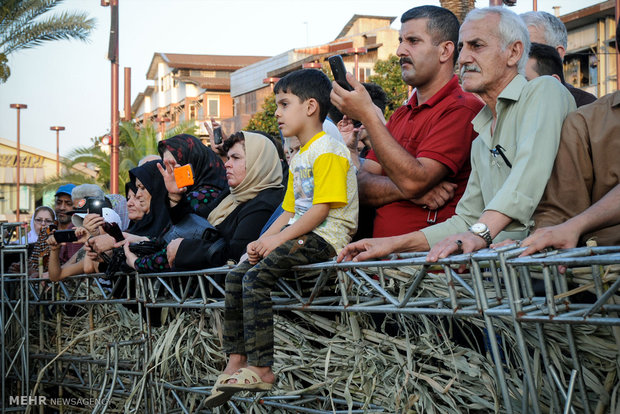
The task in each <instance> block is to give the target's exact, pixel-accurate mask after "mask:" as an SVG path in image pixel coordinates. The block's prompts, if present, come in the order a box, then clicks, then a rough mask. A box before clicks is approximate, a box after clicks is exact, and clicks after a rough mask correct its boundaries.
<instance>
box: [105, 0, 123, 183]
mask: <svg viewBox="0 0 620 414" xmlns="http://www.w3.org/2000/svg"><path fill="white" fill-rule="evenodd" d="M118 2H119V0H101V5H102V6H104V7H108V6H109V7H110V43H109V46H108V60H109V61H110V64H111V72H112V75H111V93H110V95H111V99H112V102H111V105H110V106H111V126H110V135H111V136H112V145H111V148H110V193H112V194H118V174H119V153H118V146H119V141H118V133H119V131H118V122H119V116H118Z"/></svg>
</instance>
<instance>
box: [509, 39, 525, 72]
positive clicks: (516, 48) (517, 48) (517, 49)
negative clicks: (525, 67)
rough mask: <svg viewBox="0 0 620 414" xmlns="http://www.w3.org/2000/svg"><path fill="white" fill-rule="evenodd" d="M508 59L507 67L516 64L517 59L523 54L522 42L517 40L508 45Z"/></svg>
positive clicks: (517, 62)
mask: <svg viewBox="0 0 620 414" xmlns="http://www.w3.org/2000/svg"><path fill="white" fill-rule="evenodd" d="M507 49H508V61H507V62H506V63H507V64H508V66H509V67H512V66H515V67H516V66H518V65H519V59H521V56H523V43H522V42H521V41H519V40H517V41H516V42H513V43H512V44H511V45H509V46H508V48H507Z"/></svg>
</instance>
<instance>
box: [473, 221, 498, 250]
mask: <svg viewBox="0 0 620 414" xmlns="http://www.w3.org/2000/svg"><path fill="white" fill-rule="evenodd" d="M469 231H471V232H472V233H474V234H475V235H476V236H480V237H482V238H483V239H484V241H485V242H486V243H487V247H489V246H490V245H491V242H493V239H492V238H491V232H490V231H489V228H488V227H487V225H486V224H484V223H479V222H478V223H475V224H473V225H472V226H471V227H470V228H469Z"/></svg>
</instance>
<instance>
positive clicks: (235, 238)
mask: <svg viewBox="0 0 620 414" xmlns="http://www.w3.org/2000/svg"><path fill="white" fill-rule="evenodd" d="M227 194H228V191H226V192H225V193H222V198H223V197H225V196H226V195H227ZM283 196H284V189H282V188H269V189H266V190H263V191H261V192H260V193H259V194H258V196H256V198H253V199H252V200H249V201H247V202H245V203H243V204H241V205H239V206H237V208H236V209H235V210H233V212H232V213H230V214H229V215H228V217H226V218H225V219H224V221H222V222H221V223H220V224H218V225H217V226H215V227H216V229H217V230H218V231H219V236H220V238H221V239H223V241H224V243H221V242H220V243H221V246H219V247H218V248H217V249H216V250H215V251H214V252H213V253H212V254H211V255H207V251H209V248H210V247H211V246H212V245H213V243H214V240H204V239H185V240H183V241H182V242H181V244H180V245H179V250H178V251H177V254H176V258H175V261H174V265H175V269H176V270H197V269H207V268H209V267H217V266H222V265H224V264H226V262H227V261H228V260H229V259H232V260H234V261H238V260H239V258H240V257H241V256H242V255H243V254H244V253H245V252H246V248H247V245H248V244H249V243H251V242H253V241H254V240H256V239H258V236H259V235H260V231H261V229H262V228H263V226H264V225H265V223H266V222H267V220H269V217H271V214H272V213H273V212H274V210H275V209H276V207H278V205H280V203H282V198H283Z"/></svg>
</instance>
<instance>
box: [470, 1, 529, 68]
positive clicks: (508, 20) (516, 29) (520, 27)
mask: <svg viewBox="0 0 620 414" xmlns="http://www.w3.org/2000/svg"><path fill="white" fill-rule="evenodd" d="M492 13H494V14H496V15H498V16H499V25H498V27H497V31H498V33H499V37H500V40H501V43H502V49H503V50H506V48H508V46H510V45H512V44H513V43H515V42H521V43H522V44H523V54H522V55H521V58H520V59H519V62H518V64H517V70H518V71H519V73H520V74H521V75H524V74H525V64H526V63H527V60H528V56H529V54H530V44H531V43H530V34H529V32H528V31H527V27H526V26H525V23H524V22H523V20H521V18H520V17H519V15H517V14H516V13H515V12H513V11H510V10H508V9H507V8H505V7H501V6H499V7H485V8H482V9H473V10H472V11H470V12H469V13H468V14H467V16H466V17H465V20H464V21H463V24H465V23H466V22H468V21H476V20H481V19H483V18H485V17H486V16H487V15H489V14H492Z"/></svg>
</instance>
